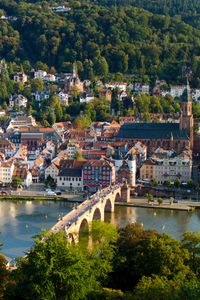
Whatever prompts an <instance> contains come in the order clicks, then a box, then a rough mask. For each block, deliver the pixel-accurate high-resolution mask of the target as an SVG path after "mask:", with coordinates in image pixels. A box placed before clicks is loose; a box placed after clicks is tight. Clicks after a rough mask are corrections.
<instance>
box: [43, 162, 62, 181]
mask: <svg viewBox="0 0 200 300" xmlns="http://www.w3.org/2000/svg"><path fill="white" fill-rule="evenodd" d="M58 174H59V164H58V163H57V162H56V161H55V162H52V163H51V164H50V166H48V167H47V168H46V169H45V179H47V178H48V176H51V178H53V179H54V180H56V179H57V176H58Z"/></svg>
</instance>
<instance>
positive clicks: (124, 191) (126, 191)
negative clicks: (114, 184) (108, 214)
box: [121, 182, 131, 202]
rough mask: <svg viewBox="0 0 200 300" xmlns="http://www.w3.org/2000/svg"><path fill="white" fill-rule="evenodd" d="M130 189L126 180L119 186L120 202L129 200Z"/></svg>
mask: <svg viewBox="0 0 200 300" xmlns="http://www.w3.org/2000/svg"><path fill="white" fill-rule="evenodd" d="M130 194H131V189H130V187H129V185H128V184H127V182H124V184H123V186H122V187H121V202H130Z"/></svg>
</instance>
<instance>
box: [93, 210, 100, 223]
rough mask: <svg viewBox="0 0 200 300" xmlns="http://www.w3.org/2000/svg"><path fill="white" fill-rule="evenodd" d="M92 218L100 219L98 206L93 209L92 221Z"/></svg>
mask: <svg viewBox="0 0 200 300" xmlns="http://www.w3.org/2000/svg"><path fill="white" fill-rule="evenodd" d="M94 220H101V211H100V209H99V208H98V207H97V208H96V209H95V211H94V214H93V218H92V221H94Z"/></svg>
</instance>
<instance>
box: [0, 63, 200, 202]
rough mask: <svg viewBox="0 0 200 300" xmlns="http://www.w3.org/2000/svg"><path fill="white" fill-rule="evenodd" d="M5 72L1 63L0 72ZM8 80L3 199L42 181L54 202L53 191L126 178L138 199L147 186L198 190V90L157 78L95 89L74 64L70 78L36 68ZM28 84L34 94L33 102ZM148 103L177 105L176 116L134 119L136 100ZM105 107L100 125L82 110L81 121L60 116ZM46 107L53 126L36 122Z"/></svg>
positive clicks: (0, 148)
mask: <svg viewBox="0 0 200 300" xmlns="http://www.w3.org/2000/svg"><path fill="white" fill-rule="evenodd" d="M6 71H7V64H6V62H5V61H3V60H2V61H1V74H5V73H6ZM2 76H3V75H2ZM4 76H5V75H4ZM11 80H12V81H13V82H14V84H15V93H13V94H9V95H8V104H7V105H6V106H5V105H4V107H3V106H2V109H1V111H0V116H1V117H0V121H1V139H0V160H1V161H0V183H1V187H2V190H1V191H2V193H3V194H4V193H7V191H8V190H10V189H9V188H10V187H11V186H12V187H15V188H23V190H24V191H26V189H28V188H29V189H31V186H32V185H34V184H35V183H44V184H45V187H46V188H45V190H44V192H45V191H46V192H47V193H46V194H47V195H49V196H53V195H54V196H55V195H56V191H58V192H59V194H61V192H84V193H95V192H96V191H98V190H99V189H101V188H105V187H107V186H112V185H113V184H116V183H122V182H123V181H124V180H126V181H127V183H128V184H129V185H130V187H131V188H132V190H133V191H135V192H137V193H139V194H140V195H144V193H145V191H148V188H149V187H150V186H152V187H154V188H156V186H158V187H161V186H163V190H162V192H163V191H165V192H166V190H170V189H171V190H173V188H177V187H179V188H180V189H181V187H182V188H183V193H184V188H187V190H191V189H194V190H195V194H196V193H197V192H198V189H199V179H200V167H199V158H200V157H199V147H200V131H199V124H198V120H195V126H194V117H193V107H192V106H193V103H194V104H195V105H196V106H197V107H198V105H200V104H199V103H200V90H198V89H192V88H191V87H190V85H189V82H188V80H187V79H186V80H185V85H183V84H182V85H171V86H169V85H168V84H167V83H166V81H164V80H156V82H155V85H154V86H149V85H148V84H145V83H142V82H135V83H130V82H121V81H120V82H118V81H117V82H116V81H114V82H105V83H103V82H101V81H100V80H98V81H97V82H95V83H92V82H91V81H89V80H84V81H81V80H80V78H79V76H78V72H77V66H76V63H74V64H73V65H72V66H71V73H64V74H52V73H47V71H44V70H33V69H32V70H31V71H30V73H29V74H26V73H25V72H24V71H19V72H16V73H14V74H13V78H11ZM30 83H31V85H32V86H34V91H33V92H32V93H31V94H30V95H29V97H28V96H25V95H26V94H27V89H28V90H29V91H30V90H31V88H30ZM92 85H93V86H94V85H95V88H94V87H92ZM96 86H98V89H97V88H96ZM19 90H21V92H20V93H19ZM17 91H18V93H17ZM113 95H114V98H113ZM145 97H146V98H147V100H148V101H152V102H156V101H158V99H159V97H163V99H165V101H168V102H169V103H170V101H171V102H172V101H175V102H176V103H175V104H176V105H177V107H178V108H179V111H178V110H177V111H176V112H175V111H174V112H173V113H172V112H168V113H165V112H163V111H162V112H159V110H158V108H157V107H156V105H157V106H158V105H159V104H156V103H155V105H154V109H155V112H152V111H151V112H149V113H146V114H145V113H137V114H136V113H134V111H136V109H135V107H136V106H137V105H138V104H137V102H138V99H140V100H141V99H143V100H144V101H145ZM113 99H114V100H113ZM51 102H53V105H54V106H52V104H51ZM101 102H102V103H104V105H107V106H106V109H109V111H110V113H109V114H108V113H107V114H106V113H105V114H104V115H103V119H102V120H101V119H100V116H97V118H96V120H98V121H92V120H91V119H90V120H89V118H88V116H87V115H86V113H85V112H83V111H80V112H79V115H78V117H74V116H73V112H72V115H71V116H70V115H68V116H66V115H65V116H64V117H63V119H62V115H63V114H62V111H64V109H68V108H70V107H72V108H73V107H75V106H73V105H74V104H75V105H77V106H78V105H89V104H92V103H93V106H94V108H95V109H97V110H98V106H100V109H101ZM114 102H115V104H116V103H117V104H116V105H115V106H113V103H114ZM126 102H128V111H129V113H128V114H127V113H124V114H123V113H122V111H120V109H121V110H123V108H122V107H123V105H124V103H126ZM105 103H106V104H105ZM48 105H50V106H52V107H51V111H50V114H51V115H53V116H51V120H49V122H48V121H47V120H46V119H45V115H44V116H43V118H44V119H43V120H41V119H39V118H38V117H39V111H40V110H41V111H42V110H44V109H47V110H48V109H49V107H48ZM140 105H141V103H140ZM144 105H145V104H144ZM32 107H33V108H32ZM116 107H117V109H118V110H116ZM35 108H36V109H37V110H36V111H35V112H33V113H31V111H33V109H35ZM83 109H84V106H83ZM86 109H87V108H85V111H86ZM143 111H144V110H143ZM57 116H58V117H57ZM106 116H107V117H106ZM47 118H48V116H47ZM49 119H50V118H49ZM57 119H58V120H59V122H57ZM38 120H40V121H38ZM194 128H195V130H194ZM54 190H55V191H54ZM157 193H158V191H156V195H157ZM154 194H155V192H154ZM164 194H166V193H164Z"/></svg>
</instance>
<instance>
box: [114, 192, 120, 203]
mask: <svg viewBox="0 0 200 300" xmlns="http://www.w3.org/2000/svg"><path fill="white" fill-rule="evenodd" d="M120 201H121V195H120V193H117V194H116V195H115V202H120Z"/></svg>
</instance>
